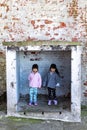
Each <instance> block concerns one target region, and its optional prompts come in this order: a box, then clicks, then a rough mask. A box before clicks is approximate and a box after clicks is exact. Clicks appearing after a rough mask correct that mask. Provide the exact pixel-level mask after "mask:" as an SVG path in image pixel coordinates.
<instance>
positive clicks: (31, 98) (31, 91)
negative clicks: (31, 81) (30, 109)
mask: <svg viewBox="0 0 87 130" xmlns="http://www.w3.org/2000/svg"><path fill="white" fill-rule="evenodd" d="M30 103H31V104H32V103H33V88H30Z"/></svg>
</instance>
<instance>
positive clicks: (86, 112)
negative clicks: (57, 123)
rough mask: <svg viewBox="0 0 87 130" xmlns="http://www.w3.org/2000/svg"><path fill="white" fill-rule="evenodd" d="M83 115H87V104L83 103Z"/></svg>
mask: <svg viewBox="0 0 87 130" xmlns="http://www.w3.org/2000/svg"><path fill="white" fill-rule="evenodd" d="M81 116H82V117H84V116H87V106H86V105H82V106H81Z"/></svg>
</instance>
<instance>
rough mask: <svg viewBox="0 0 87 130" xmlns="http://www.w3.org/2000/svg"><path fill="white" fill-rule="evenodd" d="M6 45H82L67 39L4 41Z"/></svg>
mask: <svg viewBox="0 0 87 130" xmlns="http://www.w3.org/2000/svg"><path fill="white" fill-rule="evenodd" d="M3 45H4V46H19V47H20V46H29V45H32V46H37V45H38V46H40V45H80V42H67V41H20V42H3Z"/></svg>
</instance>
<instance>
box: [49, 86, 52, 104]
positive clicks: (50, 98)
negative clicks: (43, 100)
mask: <svg viewBox="0 0 87 130" xmlns="http://www.w3.org/2000/svg"><path fill="white" fill-rule="evenodd" d="M51 91H52V89H51V88H49V87H48V105H51V100H52V95H51Z"/></svg>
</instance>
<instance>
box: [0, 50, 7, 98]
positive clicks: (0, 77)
mask: <svg viewBox="0 0 87 130" xmlns="http://www.w3.org/2000/svg"><path fill="white" fill-rule="evenodd" d="M5 68H6V59H5V51H4V50H2V49H1V50H0V96H1V95H2V94H3V93H4V92H5V91H6V69H5Z"/></svg>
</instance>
